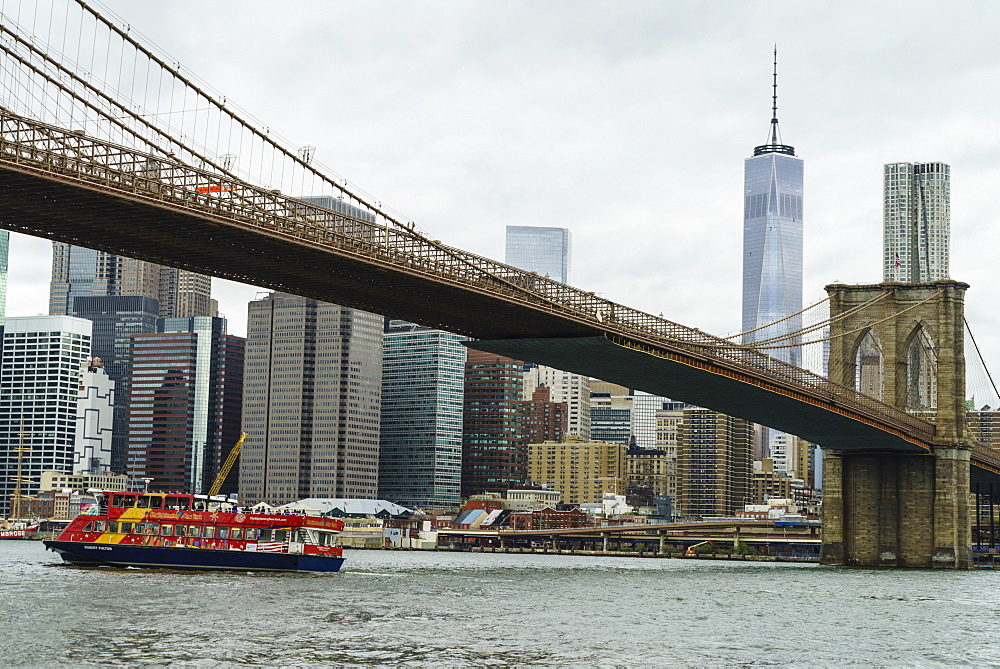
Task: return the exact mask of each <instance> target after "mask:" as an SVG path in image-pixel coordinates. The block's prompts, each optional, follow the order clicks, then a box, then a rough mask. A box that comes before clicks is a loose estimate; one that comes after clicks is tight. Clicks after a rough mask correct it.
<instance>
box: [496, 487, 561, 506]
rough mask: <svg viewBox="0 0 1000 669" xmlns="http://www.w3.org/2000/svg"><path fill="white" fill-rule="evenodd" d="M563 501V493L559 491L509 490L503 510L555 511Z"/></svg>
mask: <svg viewBox="0 0 1000 669" xmlns="http://www.w3.org/2000/svg"><path fill="white" fill-rule="evenodd" d="M561 501H562V493H561V492H559V491H558V490H508V491H507V496H506V498H505V499H504V500H503V508H504V509H507V510H509V511H531V510H534V509H544V508H546V507H549V508H553V509H554V508H556V505H558V504H559V503H560V502H561Z"/></svg>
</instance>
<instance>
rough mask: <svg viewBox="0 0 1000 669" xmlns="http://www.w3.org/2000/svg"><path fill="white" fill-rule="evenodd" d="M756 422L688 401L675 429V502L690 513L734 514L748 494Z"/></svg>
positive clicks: (689, 514)
mask: <svg viewBox="0 0 1000 669" xmlns="http://www.w3.org/2000/svg"><path fill="white" fill-rule="evenodd" d="M752 441H753V424H752V423H748V422H747V421H745V420H742V419H740V418H733V417H732V416H727V415H725V414H721V413H718V412H716V411H711V410H710V409H702V408H699V407H690V406H689V407H688V408H686V409H684V419H683V422H682V423H681V424H680V426H679V428H678V434H677V477H678V482H677V502H678V506H679V508H680V513H681V514H683V515H685V516H690V517H704V516H730V515H732V514H733V513H735V512H736V511H738V510H740V509H742V508H743V505H744V504H747V503H748V501H749V498H750V493H751V491H750V476H751V473H752V470H753V459H752V458H753V443H752Z"/></svg>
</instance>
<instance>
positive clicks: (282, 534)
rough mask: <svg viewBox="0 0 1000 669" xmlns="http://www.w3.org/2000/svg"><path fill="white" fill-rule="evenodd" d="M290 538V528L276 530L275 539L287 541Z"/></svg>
mask: <svg viewBox="0 0 1000 669" xmlns="http://www.w3.org/2000/svg"><path fill="white" fill-rule="evenodd" d="M287 538H288V530H275V531H274V540H275V541H285V540H286V539H287Z"/></svg>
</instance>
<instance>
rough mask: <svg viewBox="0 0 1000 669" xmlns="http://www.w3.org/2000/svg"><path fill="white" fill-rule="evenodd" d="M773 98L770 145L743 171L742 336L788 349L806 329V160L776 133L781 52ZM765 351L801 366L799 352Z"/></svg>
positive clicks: (756, 151) (747, 340) (756, 153)
mask: <svg viewBox="0 0 1000 669" xmlns="http://www.w3.org/2000/svg"><path fill="white" fill-rule="evenodd" d="M772 99H773V106H772V116H771V128H770V132H769V137H768V140H769V141H768V142H767V143H766V144H762V145H761V146H757V147H754V150H753V157H751V158H747V159H746V164H745V167H744V180H743V194H744V198H743V328H742V331H743V333H744V334H743V343H744V344H749V343H753V342H763V341H765V340H767V341H770V342H771V343H770V344H767V346H788V345H794V344H797V343H798V342H799V337H798V336H795V335H792V333H796V332H798V331H799V330H800V329H801V328H802V316H801V315H799V312H800V311H801V310H802V159H801V158H797V157H796V156H795V149H794V147H791V146H789V145H787V144H783V143H782V141H781V135H780V134H779V132H778V52H777V49H775V56H774V93H773V98H772ZM793 314H794V315H793ZM783 319H784V320H783ZM770 323H775V324H774V325H770V326H769V325H768V324H770ZM765 326H767V327H765ZM763 352H765V353H768V354H770V355H771V356H773V357H775V358H778V359H780V360H784V361H785V362H789V363H792V364H793V365H796V366H801V364H802V354H801V351H800V350H799V349H798V348H797V347H791V348H768V349H764V351H763Z"/></svg>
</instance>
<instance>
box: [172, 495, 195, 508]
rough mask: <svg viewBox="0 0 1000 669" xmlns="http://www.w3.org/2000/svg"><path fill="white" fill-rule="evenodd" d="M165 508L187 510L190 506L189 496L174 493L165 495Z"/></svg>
mask: <svg viewBox="0 0 1000 669" xmlns="http://www.w3.org/2000/svg"><path fill="white" fill-rule="evenodd" d="M167 508H168V509H177V510H179V511H187V510H188V509H190V508H191V498H190V497H178V496H176V495H168V496H167Z"/></svg>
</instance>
